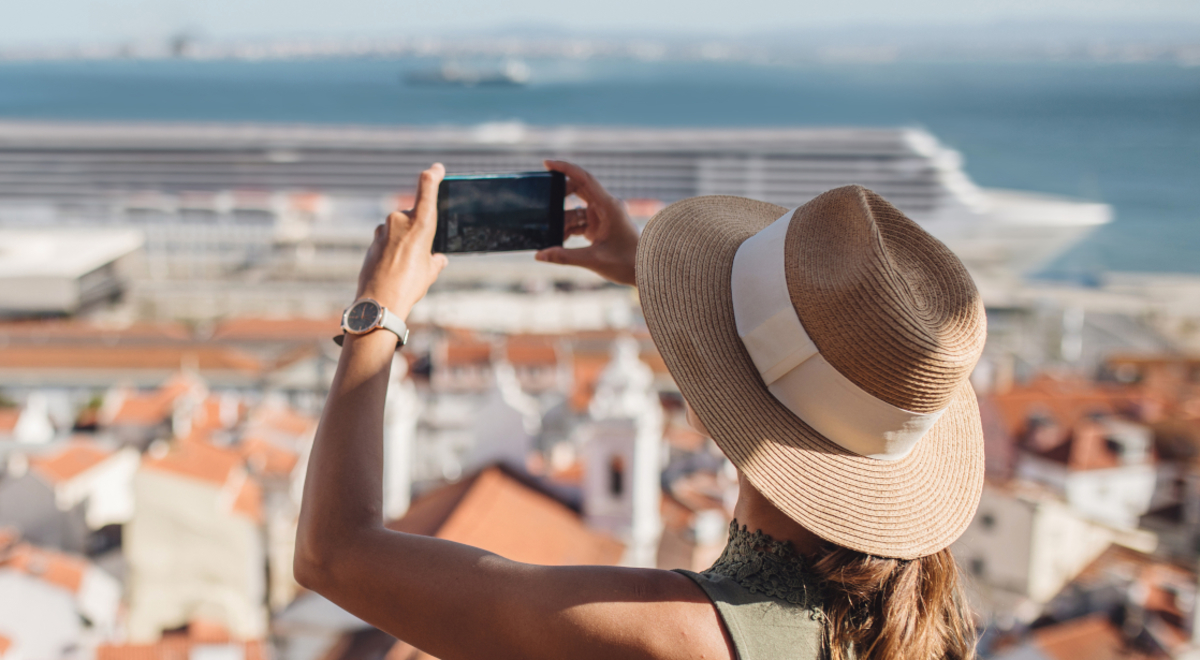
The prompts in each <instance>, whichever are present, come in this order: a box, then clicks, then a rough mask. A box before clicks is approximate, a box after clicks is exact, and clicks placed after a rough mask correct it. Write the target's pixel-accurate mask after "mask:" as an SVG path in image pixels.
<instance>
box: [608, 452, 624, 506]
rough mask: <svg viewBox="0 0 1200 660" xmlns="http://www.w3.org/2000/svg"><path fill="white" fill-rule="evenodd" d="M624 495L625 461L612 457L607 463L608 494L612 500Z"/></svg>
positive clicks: (618, 457)
mask: <svg viewBox="0 0 1200 660" xmlns="http://www.w3.org/2000/svg"><path fill="white" fill-rule="evenodd" d="M624 493H625V460H624V459H622V458H621V457H620V456H613V458H612V460H611V461H609V463H608V494H609V495H612V496H613V497H614V498H616V497H621V495H623V494H624Z"/></svg>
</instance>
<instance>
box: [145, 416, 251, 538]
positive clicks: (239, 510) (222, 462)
mask: <svg viewBox="0 0 1200 660" xmlns="http://www.w3.org/2000/svg"><path fill="white" fill-rule="evenodd" d="M209 438H210V432H209V431H205V430H193V432H192V434H191V435H189V436H188V437H186V438H180V439H178V440H176V441H175V443H173V445H172V446H171V448H170V450H169V451H168V452H167V453H166V454H165V455H163V456H161V457H157V458H156V457H153V456H150V455H147V456H146V457H144V458H143V459H142V468H143V469H147V470H159V471H162V472H168V473H171V474H176V475H179V476H182V477H187V478H189V479H196V480H198V481H202V482H204V483H207V484H209V485H210V486H216V487H218V488H224V487H232V486H230V484H234V485H235V486H236V487H237V489H238V490H237V493H236V494H234V495H233V501H232V503H231V508H230V510H231V511H232V512H233V513H235V514H238V515H242V516H245V517H247V518H249V519H251V520H253V521H255V522H262V520H263V511H262V485H261V484H259V483H258V481H257V480H256V479H255V477H254V476H253V475H251V474H247V473H246V472H245V471H244V470H243V469H242V468H243V466H244V462H243V458H242V454H241V452H240V451H239V450H238V449H235V448H232V447H217V446H215V445H213V444H212V443H211V442H210V441H209ZM235 480H240V482H239V481H235Z"/></svg>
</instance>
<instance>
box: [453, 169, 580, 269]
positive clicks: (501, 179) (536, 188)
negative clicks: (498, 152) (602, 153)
mask: <svg viewBox="0 0 1200 660" xmlns="http://www.w3.org/2000/svg"><path fill="white" fill-rule="evenodd" d="M565 192H566V179H565V177H564V176H563V175H562V173H561V172H521V173H517V174H480V175H452V176H447V177H446V178H445V179H443V180H442V184H441V186H440V187H439V188H438V204H437V209H438V225H437V235H436V236H435V237H434V239H433V249H434V251H435V252H448V253H456V252H506V251H512V250H540V249H542V248H547V247H551V246H555V245H562V242H563V198H564V196H565Z"/></svg>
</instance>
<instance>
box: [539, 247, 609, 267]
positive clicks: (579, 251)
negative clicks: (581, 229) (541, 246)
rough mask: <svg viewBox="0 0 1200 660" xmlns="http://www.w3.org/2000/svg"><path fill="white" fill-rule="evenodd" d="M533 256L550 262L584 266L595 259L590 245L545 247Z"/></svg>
mask: <svg viewBox="0 0 1200 660" xmlns="http://www.w3.org/2000/svg"><path fill="white" fill-rule="evenodd" d="M533 258H534V259H537V260H538V261H545V262H547V263H552V264H562V265H564V266H584V267H587V266H588V265H589V264H591V263H592V262H593V261H595V259H594V257H593V256H592V251H591V248H590V247H584V248H571V249H569V248H564V247H552V248H546V249H545V250H539V251H538V252H537V254H535V255H533Z"/></svg>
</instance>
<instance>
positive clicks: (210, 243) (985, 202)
mask: <svg viewBox="0 0 1200 660" xmlns="http://www.w3.org/2000/svg"><path fill="white" fill-rule="evenodd" d="M548 157H552V158H560V159H568V160H572V161H574V162H577V163H579V164H580V165H582V166H583V167H586V168H587V169H589V170H590V171H591V172H593V173H594V174H595V176H596V177H597V178H598V179H599V180H600V181H601V182H602V183H603V184H604V185H605V186H607V187H608V189H609V190H610V191H611V192H613V194H615V195H616V196H618V197H621V198H623V199H625V200H627V202H628V203H629V205H630V209H631V212H632V214H633V215H635V216H640V217H639V218H638V219H639V220H640V221H644V220H645V219H646V217H647V216H649V215H651V214H652V213H653V212H654V211H655V210H656V209H658V208H661V206H662V205H665V204H669V203H671V202H674V201H677V200H680V199H683V198H686V197H691V196H695V195H713V194H722V195H742V196H746V197H752V198H755V199H760V200H765V201H768V202H772V203H775V204H779V205H781V206H785V207H792V206H796V205H799V204H801V203H803V202H805V201H807V200H808V199H811V198H812V197H813V196H815V195H817V194H819V193H821V192H823V191H825V190H828V189H830V188H833V187H836V186H841V185H845V184H850V183H858V184H862V185H864V186H866V187H868V188H871V189H872V190H875V191H876V192H878V193H880V194H881V195H883V196H884V197H886V198H887V199H888V200H890V201H891V202H892V203H894V204H895V205H896V206H897V207H899V208H900V209H901V210H903V211H904V212H905V213H907V214H908V215H909V216H910V217H911V218H913V219H914V220H915V221H917V222H919V223H920V224H922V225H923V226H924V227H925V228H926V229H928V230H929V231H930V232H931V233H933V234H934V235H935V236H937V237H938V238H940V239H941V240H942V241H943V242H945V243H946V244H947V245H948V246H949V247H950V248H951V249H953V250H954V251H955V252H957V253H958V254H959V255H960V256H961V257H962V258H963V260H964V262H965V263H967V265H968V267H970V268H971V269H972V271H973V272H975V273H976V274H977V275H988V274H996V273H1001V274H1008V275H1014V274H1015V275H1019V274H1027V273H1030V272H1033V271H1035V270H1036V269H1037V268H1038V267H1039V266H1042V265H1043V264H1045V263H1046V262H1047V261H1048V260H1050V259H1052V258H1053V257H1054V256H1055V255H1057V254H1059V253H1061V252H1062V251H1063V250H1064V249H1066V248H1067V247H1069V246H1070V245H1071V244H1073V243H1075V242H1076V241H1078V240H1079V239H1080V238H1082V237H1083V236H1084V235H1085V234H1086V233H1088V232H1090V231H1092V230H1093V229H1094V228H1096V227H1097V226H1100V225H1103V224H1104V223H1107V222H1109V221H1110V219H1111V210H1110V208H1109V207H1108V206H1106V205H1104V204H1098V203H1091V202H1085V201H1080V200H1073V199H1067V198H1060V197H1053V196H1048V195H1042V194H1034V193H1028V192H1019V191H1011V190H992V189H986V188H981V187H979V186H977V185H975V184H974V183H973V182H972V181H971V179H970V178H969V177H968V176H967V174H966V173H965V172H964V170H963V163H962V159H961V157H960V155H959V154H958V153H957V152H956V151H954V150H952V149H950V148H947V147H946V146H945V145H943V144H941V143H940V142H939V141H938V140H937V139H936V137H935V136H933V135H931V134H930V133H928V132H926V131H923V130H920V129H913V128H897V129H890V128H771V129H689V128H682V129H681V128H671V129H667V128H602V127H574V126H562V127H531V126H526V125H522V124H518V123H499V124H485V125H480V126H472V127H452V126H428V127H333V126H312V125H303V126H286V125H241V124H237V125H233V124H225V125H216V124H210V125H187V124H159V125H155V124H103V123H31V122H0V226H9V227H11V226H25V227H28V226H30V225H34V226H39V227H45V226H53V225H81V224H86V225H117V226H121V227H125V228H127V227H136V228H139V229H140V230H142V231H143V232H144V234H145V236H146V245H145V256H146V263H147V264H148V265H147V269H148V270H147V273H151V274H153V279H156V280H162V279H172V278H181V279H188V280H191V281H193V282H195V281H197V280H202V279H207V280H220V279H224V278H229V277H250V276H251V274H252V275H253V277H255V278H257V280H256V281H266V280H284V279H309V280H320V279H328V278H338V277H345V276H346V274H347V273H349V274H351V275H352V274H353V272H355V271H356V269H357V267H358V264H359V263H360V260H361V254H362V248H363V247H364V246H365V242H366V241H367V240H369V236H370V228H371V227H373V226H374V224H375V223H377V222H378V221H379V219H380V218H381V217H382V215H383V214H384V213H386V212H387V211H389V210H392V209H395V208H397V207H398V206H399V207H403V206H406V205H407V204H409V203H411V193H412V190H411V187H412V185H413V182H414V181H415V179H416V176H417V173H418V172H419V171H420V170H421V169H423V168H424V167H426V166H427V165H428V164H429V163H431V162H433V161H441V162H442V163H444V164H445V165H446V168H447V170H448V171H450V172H503V171H521V170H530V169H538V168H540V167H541V161H542V159H544V158H548ZM514 258H515V257H513V256H511V255H509V256H505V257H500V256H499V255H497V258H496V259H494V260H492V261H494V262H495V263H497V264H510V265H511V264H512V263H514V262H513V261H512V260H513V259H514ZM519 258H520V259H521V263H522V264H528V263H530V262H531V260H529V259H528V258H527V257H519ZM489 259H490V258H489ZM492 261H488V260H482V261H480V260H478V259H476V261H475V262H473V263H475V264H477V265H481V264H489V265H488V266H487V267H486V268H484V269H482V270H480V269H478V268H476V269H474V270H473V269H472V268H463V269H459V271H458V272H460V273H462V274H470V273H472V272H484V271H486V272H492V273H497V272H500V271H498V270H496V269H495V268H494V267H493V265H491V264H492ZM522 268H525V266H521V267H520V268H517V270H516V271H514V273H515V274H514V276H513V277H514V278H516V279H520V278H521V277H525V275H524V274H523V273H524V272H525V271H524V270H521V269H522ZM501 270H502V269H501ZM561 270H564V269H558V271H554V272H559V271H561ZM148 276H149V275H148ZM564 277H565V275H564Z"/></svg>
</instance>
